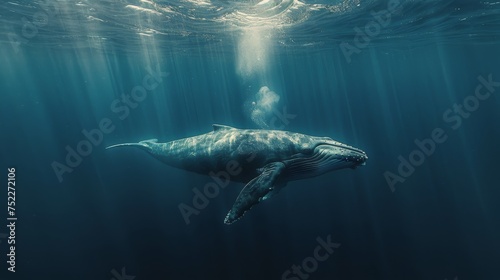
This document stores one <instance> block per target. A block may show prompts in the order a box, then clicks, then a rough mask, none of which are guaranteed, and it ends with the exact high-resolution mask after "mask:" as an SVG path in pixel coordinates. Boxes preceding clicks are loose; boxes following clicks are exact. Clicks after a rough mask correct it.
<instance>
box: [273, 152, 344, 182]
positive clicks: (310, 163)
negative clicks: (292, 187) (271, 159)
mask: <svg viewBox="0 0 500 280" xmlns="http://www.w3.org/2000/svg"><path fill="white" fill-rule="evenodd" d="M283 162H284V163H285V165H286V171H285V172H284V174H283V175H284V176H285V177H286V179H287V180H297V179H302V178H308V177H313V176H317V175H321V174H323V173H325V172H328V171H330V170H333V169H335V167H336V166H339V165H340V164H341V163H342V162H343V160H342V159H341V158H338V157H333V156H331V155H328V154H326V153H321V152H319V153H314V154H313V155H311V156H308V157H306V156H303V157H296V158H294V159H290V160H285V161H283Z"/></svg>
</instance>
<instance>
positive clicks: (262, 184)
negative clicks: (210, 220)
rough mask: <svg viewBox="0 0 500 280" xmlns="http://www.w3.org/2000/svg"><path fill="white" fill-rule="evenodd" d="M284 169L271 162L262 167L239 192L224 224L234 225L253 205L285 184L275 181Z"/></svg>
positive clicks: (283, 165) (280, 164) (282, 164)
mask: <svg viewBox="0 0 500 280" xmlns="http://www.w3.org/2000/svg"><path fill="white" fill-rule="evenodd" d="M284 169H285V164H284V163H282V162H271V163H269V164H267V165H266V166H264V167H263V168H262V173H261V174H260V175H259V176H257V177H255V178H253V179H252V180H251V181H250V182H248V184H247V185H246V186H245V187H244V188H243V190H241V192H240V194H239V195H238V198H236V201H235V202H234V205H233V207H232V208H231V210H230V211H229V213H227V215H226V219H225V220H224V223H225V224H228V225H229V224H232V223H234V222H235V221H237V220H238V219H240V218H241V217H242V216H243V214H245V212H247V211H248V210H250V208H252V207H253V206H254V205H255V204H257V203H259V202H260V201H262V200H265V199H267V198H270V197H271V196H273V195H274V194H275V193H276V192H278V191H279V189H280V188H282V187H283V186H284V184H285V183H283V182H281V183H278V184H277V179H278V177H279V175H280V174H281V172H282V171H283V170H284Z"/></svg>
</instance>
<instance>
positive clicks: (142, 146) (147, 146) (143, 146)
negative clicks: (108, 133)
mask: <svg viewBox="0 0 500 280" xmlns="http://www.w3.org/2000/svg"><path fill="white" fill-rule="evenodd" d="M157 142H158V139H149V140H144V141H140V142H139V143H123V144H116V145H111V146H108V147H106V150H107V149H112V148H117V147H126V146H129V147H137V148H139V149H143V150H146V151H150V150H151V144H154V143H157Z"/></svg>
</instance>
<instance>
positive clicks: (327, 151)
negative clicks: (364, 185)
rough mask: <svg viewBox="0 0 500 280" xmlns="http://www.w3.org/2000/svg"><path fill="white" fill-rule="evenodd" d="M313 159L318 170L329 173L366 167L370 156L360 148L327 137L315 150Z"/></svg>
mask: <svg viewBox="0 0 500 280" xmlns="http://www.w3.org/2000/svg"><path fill="white" fill-rule="evenodd" d="M313 158H315V160H316V164H317V166H318V168H320V169H321V170H322V171H324V172H328V171H333V170H337V169H342V168H356V167H358V166H360V165H365V163H366V160H367V159H368V156H367V155H366V153H365V152H364V151H362V150H360V149H358V148H354V147H352V146H349V145H346V144H343V143H340V142H337V141H335V140H333V139H331V138H326V137H325V138H323V139H322V141H320V142H319V144H318V145H317V146H316V147H315V148H314V151H313Z"/></svg>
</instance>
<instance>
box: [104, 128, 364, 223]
mask: <svg viewBox="0 0 500 280" xmlns="http://www.w3.org/2000/svg"><path fill="white" fill-rule="evenodd" d="M127 146H133V147H137V148H140V149H143V150H145V151H147V152H148V153H149V154H150V155H152V156H153V157H155V158H156V159H158V160H160V161H161V162H163V163H165V164H167V165H170V166H173V167H176V168H180V169H184V170H188V171H192V172H196V173H200V174H205V175H207V174H209V173H210V172H219V171H223V170H225V169H226V168H227V166H228V163H229V162H231V161H233V162H234V161H236V162H237V163H239V164H240V166H241V167H242V168H241V172H238V173H237V174H232V175H233V176H231V178H230V179H231V181H235V182H243V183H246V185H245V187H244V188H243V189H242V190H241V192H240V194H239V195H238V197H237V198H236V201H235V202H234V205H233V206H232V208H231V209H230V210H229V212H228V214H227V215H226V218H225V219H224V223H225V224H231V223H233V222H235V221H237V220H239V219H240V218H241V217H242V216H243V214H245V213H246V212H247V211H248V210H250V208H252V207H253V206H254V205H256V204H257V203H259V202H260V201H262V200H265V199H268V198H270V197H271V196H273V195H275V194H276V193H278V192H279V190H280V189H282V188H283V187H284V186H285V185H286V183H287V182H289V181H294V180H300V179H306V178H311V177H315V176H319V175H321V174H324V173H327V172H330V171H334V170H338V169H343V168H353V169H354V168H356V167H357V166H359V165H364V164H365V161H366V160H367V159H368V157H367V155H366V153H365V152H363V151H362V150H360V149H357V148H354V147H351V146H348V145H345V144H342V143H340V142H337V141H335V140H333V139H331V138H329V137H315V136H309V135H305V134H300V133H293V132H288V131H282V130H265V129H237V128H234V127H230V126H225V125H217V124H214V125H213V131H211V132H209V133H206V134H202V135H198V136H194V137H189V138H184V139H179V140H174V141H171V142H167V143H158V140H157V139H151V140H145V141H140V142H139V143H124V144H117V145H112V146H109V147H107V148H106V149H111V148H116V147H127Z"/></svg>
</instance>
